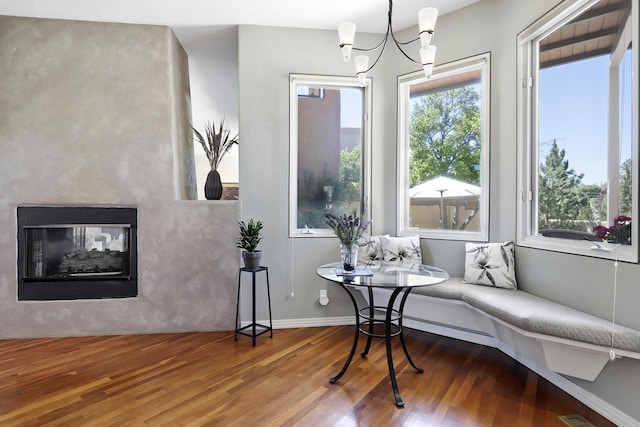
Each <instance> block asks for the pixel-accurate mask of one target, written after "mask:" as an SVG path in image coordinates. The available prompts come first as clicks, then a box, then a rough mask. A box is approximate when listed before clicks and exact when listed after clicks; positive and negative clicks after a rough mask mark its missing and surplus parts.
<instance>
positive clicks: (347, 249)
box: [340, 242, 358, 271]
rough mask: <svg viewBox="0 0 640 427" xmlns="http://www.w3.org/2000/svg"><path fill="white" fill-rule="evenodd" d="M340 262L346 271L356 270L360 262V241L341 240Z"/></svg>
mask: <svg viewBox="0 0 640 427" xmlns="http://www.w3.org/2000/svg"><path fill="white" fill-rule="evenodd" d="M340 262H341V263H342V268H343V269H344V271H355V269H356V264H357V263H358V243H357V242H353V243H342V242H340Z"/></svg>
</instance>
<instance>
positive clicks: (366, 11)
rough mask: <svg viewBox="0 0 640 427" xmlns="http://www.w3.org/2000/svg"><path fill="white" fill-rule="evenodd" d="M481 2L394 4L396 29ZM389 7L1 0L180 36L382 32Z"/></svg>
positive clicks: (268, 0) (214, 0) (370, 0)
mask: <svg viewBox="0 0 640 427" xmlns="http://www.w3.org/2000/svg"><path fill="white" fill-rule="evenodd" d="M479 1H480V0H403V1H397V2H396V4H395V5H394V10H393V24H394V30H401V29H404V28H407V27H410V26H412V25H415V24H416V23H417V19H418V18H417V15H418V10H419V9H421V8H423V7H427V6H432V7H436V8H438V10H439V11H440V15H444V14H446V13H449V12H452V11H454V10H457V9H461V8H463V7H465V6H468V5H470V4H473V3H477V2H479ZM388 5H389V2H387V1H386V0H349V1H345V0H109V1H104V0H0V15H10V16H25V17H27V16H28V17H37V18H57V19H73V20H86V21H102V22H122V23H131V24H158V25H167V26H169V27H171V28H174V29H179V30H180V33H182V34H185V33H186V34H188V32H189V31H188V30H189V29H190V28H198V27H200V28H202V27H210V26H228V25H239V24H249V25H266V26H280V27H299V28H313V29H332V30H333V29H336V28H337V26H338V24H339V23H340V22H343V21H351V22H354V23H355V24H356V25H357V27H358V31H363V32H372V33H383V32H384V31H385V28H386V22H387V16H386V15H387V9H388Z"/></svg>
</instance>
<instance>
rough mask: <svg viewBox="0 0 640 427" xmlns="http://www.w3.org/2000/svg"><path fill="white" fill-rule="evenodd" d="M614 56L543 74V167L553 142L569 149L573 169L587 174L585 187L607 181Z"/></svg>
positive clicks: (627, 68)
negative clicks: (609, 106)
mask: <svg viewBox="0 0 640 427" xmlns="http://www.w3.org/2000/svg"><path fill="white" fill-rule="evenodd" d="M630 52H631V51H628V52H627V53H628V57H629V58H628V60H625V63H624V67H623V68H624V71H623V74H624V75H625V79H624V84H625V85H626V89H627V90H626V93H627V94H628V96H627V97H625V102H624V104H623V109H624V112H625V122H626V123H625V125H626V126H624V127H623V129H624V132H623V135H622V140H623V142H622V147H624V148H623V149H622V152H621V157H622V159H621V160H622V161H624V160H625V159H627V158H629V157H630V156H631V151H630V147H631V124H630V123H631V87H630V85H631V58H630ZM608 64H609V57H608V56H601V57H597V58H592V59H587V60H582V61H577V62H573V63H569V64H565V65H562V66H557V67H551V68H547V69H544V70H541V72H540V82H539V88H540V118H539V133H540V135H539V142H540V158H539V160H540V163H542V162H544V157H545V155H546V154H547V153H548V152H549V150H550V148H551V145H552V143H553V140H554V139H555V140H556V142H557V144H558V147H560V148H563V149H564V150H565V159H566V160H569V167H570V168H572V169H574V170H575V171H576V172H577V173H584V177H583V179H582V182H583V183H584V184H600V183H604V182H606V181H607V164H606V163H607V160H606V159H607V133H608V130H607V122H608V99H609V95H608V91H609V87H608V85H609V84H608V76H609V65H608Z"/></svg>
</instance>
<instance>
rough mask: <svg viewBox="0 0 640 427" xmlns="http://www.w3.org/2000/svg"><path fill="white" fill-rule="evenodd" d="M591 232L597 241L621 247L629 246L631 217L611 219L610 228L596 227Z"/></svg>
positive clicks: (622, 216) (624, 216)
mask: <svg viewBox="0 0 640 427" xmlns="http://www.w3.org/2000/svg"><path fill="white" fill-rule="evenodd" d="M593 232H594V233H595V235H596V237H597V238H598V239H602V240H604V241H607V242H609V243H618V244H621V245H630V244H631V217H628V216H626V215H618V216H616V217H615V218H614V219H613V225H612V226H611V227H605V226H603V225H596V226H595V227H593Z"/></svg>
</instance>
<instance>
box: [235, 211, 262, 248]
mask: <svg viewBox="0 0 640 427" xmlns="http://www.w3.org/2000/svg"><path fill="white" fill-rule="evenodd" d="M238 224H239V225H240V232H239V237H238V240H237V242H236V246H237V247H238V248H240V249H244V250H245V251H247V252H255V251H256V248H257V247H258V243H260V241H261V240H262V236H260V232H261V231H262V221H254V220H253V219H250V220H249V221H248V222H244V221H240V222H239V223H238Z"/></svg>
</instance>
